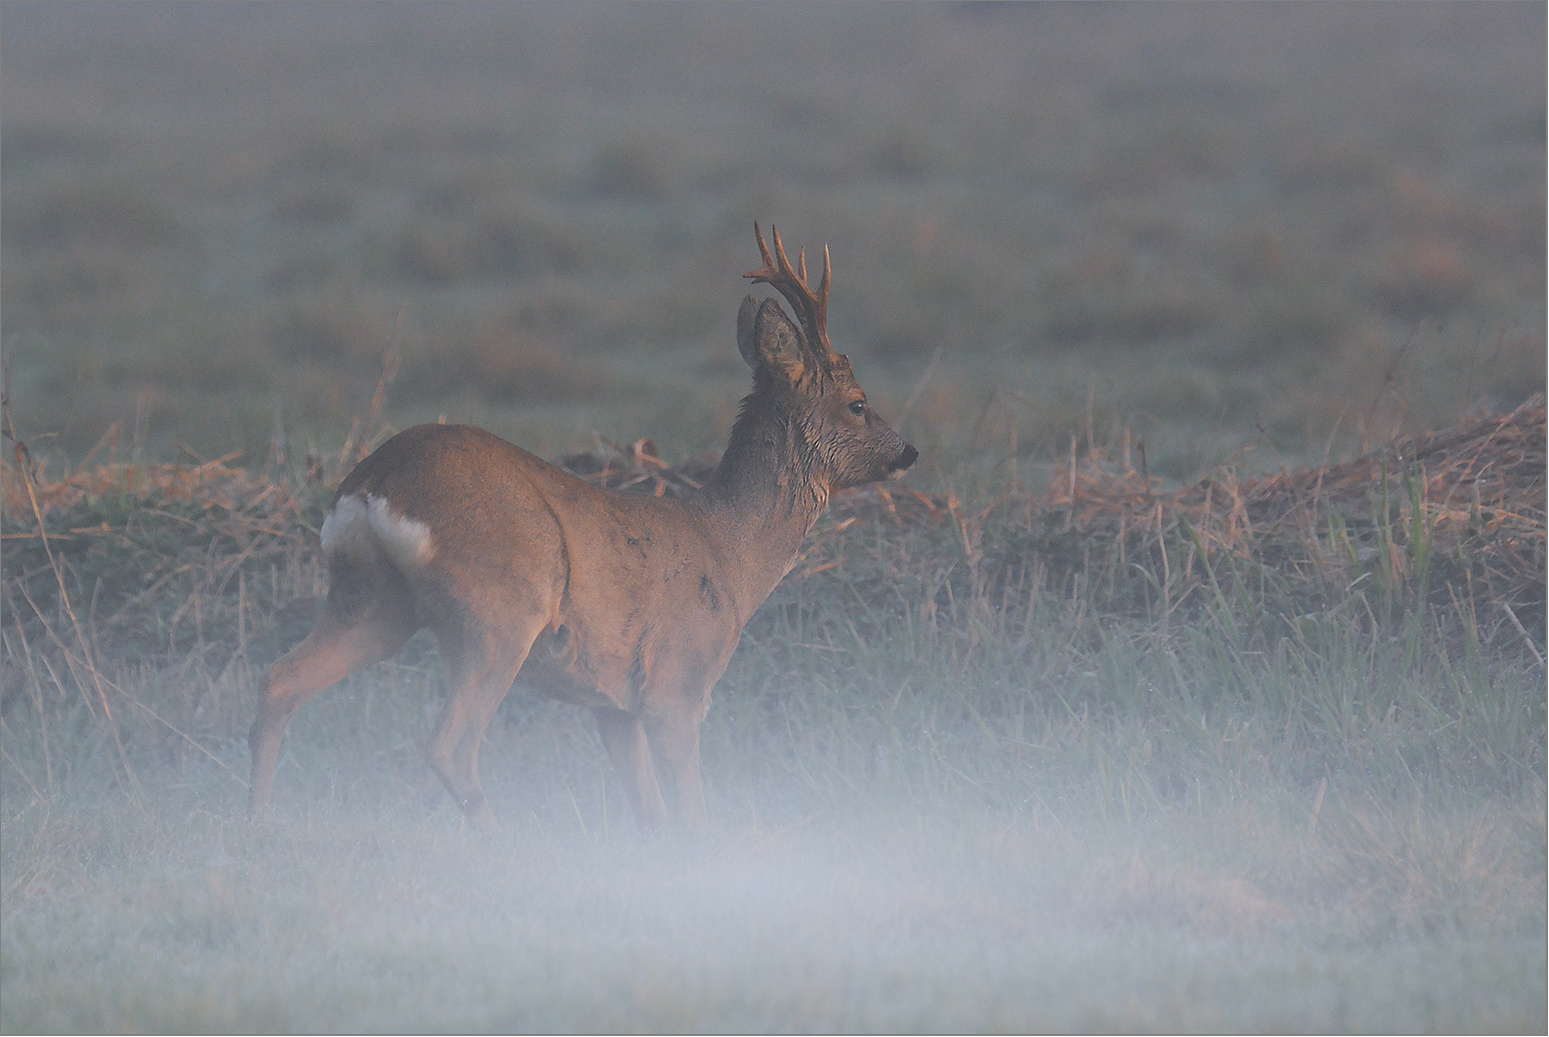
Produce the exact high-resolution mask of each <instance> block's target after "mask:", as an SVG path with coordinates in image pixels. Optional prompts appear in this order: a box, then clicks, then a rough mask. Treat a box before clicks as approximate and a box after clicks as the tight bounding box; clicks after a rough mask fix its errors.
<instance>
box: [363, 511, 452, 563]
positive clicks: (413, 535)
mask: <svg viewBox="0 0 1549 1037" xmlns="http://www.w3.org/2000/svg"><path fill="white" fill-rule="evenodd" d="M366 505H367V508H368V509H369V511H370V519H371V532H373V533H375V534H376V539H377V543H379V544H381V545H382V550H384V551H386V552H387V557H389V558H391V559H392V560H393V564H394V565H396V566H398V568H400V569H418V568H419V567H420V566H422V565H424V564H425V563H426V562H428V561H430V560H431V559H432V558H434V557H435V554H436V542H435V541H434V540H432V539H431V536H430V527H429V526H427V525H425V523H423V522H420V521H418V520H417V519H411V518H409V517H408V516H406V515H398V514H395V513H394V512H393V510H392V508H391V507H389V506H388V503H387V498H386V497H371V496H367V497H366Z"/></svg>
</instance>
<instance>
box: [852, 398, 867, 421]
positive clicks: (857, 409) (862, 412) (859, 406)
mask: <svg viewBox="0 0 1549 1037" xmlns="http://www.w3.org/2000/svg"><path fill="white" fill-rule="evenodd" d="M850 413H851V414H854V415H855V416H856V417H857V418H864V417H865V416H866V401H865V400H851V401H850Z"/></svg>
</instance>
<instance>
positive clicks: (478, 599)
mask: <svg viewBox="0 0 1549 1037" xmlns="http://www.w3.org/2000/svg"><path fill="white" fill-rule="evenodd" d="M753 234H754V237H755V238H756V239H757V241H758V251H759V255H760V256H761V257H762V259H763V262H764V266H763V269H761V270H757V271H754V272H753V273H751V274H746V275H744V276H746V277H749V278H751V279H752V280H753V281H754V282H755V283H763V284H768V285H770V286H772V287H773V288H775V289H776V290H777V291H778V292H779V293H780V294H781V295H783V296H784V297H785V299H786V301H787V302H789V303H790V305H791V308H792V309H794V310H795V312H796V322H794V323H793V322H792V321H791V320H790V319H789V318H788V317H787V316H786V315H785V311H784V310H782V309H781V308H780V304H779V303H778V302H776V301H775V300H774V299H764V300H762V301H760V300H759V299H758V298H757V297H756V296H748V297H747V298H746V299H745V300H744V301H743V303H742V309H741V311H740V312H739V313H738V314H737V346H738V348H739V349H740V350H741V351H742V357H743V359H744V360H746V361H747V362H748V366H749V367H751V368H752V369H753V391H752V393H751V394H749V395H748V396H747V398H746V399H744V400H743V401H742V411H741V413H740V415H739V416H738V418H737V421H736V424H735V426H734V427H733V429H732V433H731V441H730V443H728V445H727V447H726V453H725V454H724V455H723V456H722V458H721V462H720V465H719V466H718V467H717V468H716V470H715V474H714V475H713V476H712V477H711V478H710V479H709V481H708V482H707V483H706V484H705V486H704V488H703V489H702V490H699V491H696V492H694V493H692V494H690V495H688V496H686V497H684V498H682V499H680V500H663V499H658V498H654V497H645V496H639V495H631V494H625V493H617V492H610V491H607V490H602V489H598V488H597V487H595V486H592V485H591V484H589V483H586V482H583V481H582V480H580V479H577V478H576V477H574V476H572V475H569V474H568V473H566V472H562V471H560V470H559V469H558V468H555V467H553V466H551V465H549V464H546V463H544V462H543V461H541V460H539V459H538V458H537V457H534V456H533V455H532V454H529V453H527V452H526V451H525V450H522V449H520V448H519V447H516V446H513V445H511V444H510V443H507V442H505V441H504V440H501V439H497V438H496V437H495V436H493V435H491V434H490V433H488V432H484V431H482V430H480V429H477V428H470V427H468V426H459V425H420V426H418V427H416V428H411V429H409V430H408V431H406V432H402V433H399V434H398V435H396V436H394V437H393V438H392V439H389V440H388V441H387V442H386V443H383V444H382V445H381V446H380V447H379V448H377V450H376V452H374V453H373V454H372V455H371V456H370V457H368V458H366V459H365V460H364V461H362V462H361V463H360V464H359V465H357V466H356V467H355V469H354V471H352V472H351V473H350V474H349V476H348V477H347V478H345V480H344V482H343V483H342V484H341V485H340V486H339V492H338V493H337V494H336V495H335V497H334V500H333V505H332V506H331V507H330V509H329V511H328V515H327V518H326V519H325V520H324V521H323V530H322V541H323V553H324V555H325V556H326V558H327V561H328V574H329V587H328V599H327V602H326V604H325V605H324V607H323V611H322V615H321V617H320V618H319V619H318V621H317V627H316V628H315V629H314V630H313V631H312V633H311V634H310V635H309V636H308V637H307V638H306V640H304V641H302V642H301V643H300V644H299V645H297V646H296V647H295V648H293V649H292V650H291V651H290V652H289V653H288V654H286V655H285V656H284V657H283V658H281V659H279V660H278V661H277V662H275V663H274V665H273V666H272V667H271V668H270V670H269V678H268V686H267V688H266V689H265V691H264V695H263V700H262V703H261V704H260V706H259V709H258V717H257V719H256V720H254V721H253V728H252V733H251V734H250V736H249V744H250V746H251V748H252V753H253V780H252V785H251V792H250V795H251V798H250V800H249V807H250V809H251V811H252V812H254V813H257V812H258V811H260V810H261V809H262V808H263V807H264V806H265V805H266V804H267V803H268V802H269V797H270V794H271V793H272V792H273V789H274V770H275V764H276V761H277V759H278V756H279V750H280V740H281V738H282V737H283V736H284V733H285V727H286V725H287V724H288V723H289V722H290V718H291V717H292V716H293V715H294V714H295V712H296V710H297V709H298V708H299V707H300V706H301V705H302V703H304V702H306V701H307V700H308V699H310V698H311V697H312V696H314V695H316V694H317V693H318V692H320V691H322V690H323V689H324V688H327V687H328V686H329V685H331V684H333V683H335V682H336V681H339V680H341V679H342V678H344V677H346V676H348V675H349V674H351V673H354V672H355V671H357V670H359V669H361V668H362V667H365V666H367V665H369V664H371V663H374V662H377V661H378V660H381V659H385V658H387V657H388V656H390V655H392V654H394V653H395V652H397V651H398V649H399V648H401V647H402V646H403V643H404V642H405V641H407V640H408V639H409V635H411V634H412V633H414V631H416V630H417V629H419V628H420V627H424V626H428V627H429V628H430V629H431V632H432V633H433V634H434V636H435V640H436V646H437V649H438V651H439V652H440V654H441V659H442V664H443V666H444V667H445V670H446V681H447V685H448V686H447V701H446V707H445V711H444V712H443V713H442V716H441V720H440V724H439V726H438V727H437V729H436V732H435V735H434V736H433V737H432V738H431V741H430V745H429V750H428V751H429V756H430V763H431V766H432V767H434V768H435V770H436V773H437V774H439V775H440V776H441V780H442V781H443V782H445V783H446V787H447V788H448V789H449V790H450V791H451V793H452V796H453V798H454V799H456V801H457V805H458V806H459V807H461V808H462V811H463V813H464V814H465V815H466V816H467V818H468V820H469V821H470V822H471V823H473V824H474V825H476V826H479V827H490V826H492V825H493V824H494V821H495V816H494V814H493V812H492V811H491V810H490V808H489V804H488V803H487V802H485V799H484V790H483V788H482V787H481V786H480V784H479V773H478V759H479V742H480V740H481V739H482V738H483V737H484V729H485V728H486V727H488V726H489V722H490V719H491V718H492V717H493V716H494V715H495V710H496V707H498V706H499V705H500V703H501V701H502V700H503V699H504V698H505V696H506V693H507V691H509V690H510V688H511V685H512V682H513V681H514V680H518V679H519V680H520V681H521V683H523V684H524V685H526V686H529V687H530V688H532V689H533V690H535V691H538V692H540V693H543V694H547V695H550V696H553V697H555V698H559V699H563V700H565V701H568V702H574V703H576V704H578V705H582V706H590V707H591V708H592V709H593V710H594V711H595V713H596V715H597V726H598V728H599V729H600V730H601V732H602V741H603V744H604V745H605V746H606V747H607V750H608V754H609V756H610V757H611V758H612V760H613V763H614V766H615V767H616V768H617V769H618V773H619V776H620V778H622V779H623V783H624V787H625V789H626V790H627V792H628V795H629V800H630V803H631V805H632V806H633V807H634V810H635V814H636V817H637V819H638V820H639V822H640V824H641V826H642V827H643V828H645V829H647V830H652V829H655V828H657V827H659V826H660V825H661V823H662V822H663V821H664V820H665V818H666V813H667V810H666V803H665V802H664V800H663V798H662V785H665V787H666V789H667V792H668V794H669V798H670V799H671V800H672V802H673V803H674V805H675V807H676V811H677V814H678V818H679V820H680V821H681V822H682V823H683V824H684V825H685V826H688V827H699V826H701V825H703V824H704V821H705V801H704V792H703V790H702V788H701V787H700V781H699V723H700V721H701V720H702V719H703V718H704V715H705V711H706V710H707V709H708V708H709V705H710V689H711V688H712V687H713V686H714V684H715V682H716V681H717V680H719V679H720V676H721V674H722V673H723V672H724V671H725V669H726V664H727V662H728V661H729V660H730V658H731V655H732V650H733V649H734V648H736V646H737V639H738V638H739V637H740V636H741V634H742V627H743V624H744V623H746V622H747V620H748V617H749V616H751V615H752V614H753V610H754V609H756V608H758V606H759V605H760V604H762V602H763V601H764V599H765V598H766V597H768V596H769V592H770V591H772V590H774V588H775V585H776V584H778V583H779V582H780V580H781V578H783V577H784V576H785V574H786V573H787V572H789V571H790V568H791V566H792V565H794V564H795V561H796V555H797V551H798V549H799V548H800V546H801V542H802V539H803V538H804V537H805V536H806V534H807V531H808V530H809V529H810V528H811V527H812V524H813V522H814V521H816V519H817V517H818V514H819V513H820V512H821V511H822V510H823V508H824V506H825V505H826V504H827V503H828V498H829V495H830V494H831V493H832V492H833V491H835V490H839V489H843V488H845V487H847V486H856V485H859V484H861V483H866V482H872V481H875V480H879V479H883V478H886V477H888V476H891V475H895V474H898V473H901V472H902V471H903V470H904V469H906V468H908V467H909V466H910V465H912V464H913V463H914V462H915V459H916V458H917V457H918V456H919V455H918V453H917V452H916V451H915V449H914V447H912V446H910V445H909V444H907V443H905V442H904V440H903V438H902V437H901V436H899V434H898V433H897V432H895V431H893V429H891V428H890V427H888V425H887V424H886V423H885V422H884V421H882V419H881V418H879V417H877V416H876V414H875V413H873V412H872V410H871V408H870V407H869V406H868V405H867V403H866V394H865V393H863V392H862V391H861V387H860V386H859V385H857V384H856V383H855V377H854V375H853V374H851V372H850V362H849V360H848V359H846V358H845V357H843V356H840V355H839V354H837V353H835V352H834V350H833V347H832V346H831V345H830V344H829V341H828V332H827V330H826V328H825V315H826V309H827V304H828V288H829V262H828V250H827V249H826V248H825V249H824V251H823V279H822V281H821V283H820V284H819V285H818V288H817V291H816V292H814V291H812V290H811V289H810V288H809V287H808V285H807V263H806V255H805V253H802V254H801V255H800V257H799V259H798V260H797V266H796V267H794V268H793V267H792V266H791V263H790V261H789V260H788V259H787V258H786V255H785V249H784V247H783V246H782V245H781V243H780V233H779V231H778V230H775V231H773V237H774V255H773V256H771V255H770V253H769V247H768V246H767V245H766V244H765V243H764V236H763V233H762V232H761V231H760V230H759V228H758V224H757V223H755V224H754V225H753ZM653 757H654V758H655V762H654V763H653V759H652V758H653ZM658 766H660V768H661V773H662V777H664V778H665V781H664V782H663V783H662V785H659V784H658V782H657V777H658V771H657V767H658Z"/></svg>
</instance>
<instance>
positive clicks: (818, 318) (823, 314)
mask: <svg viewBox="0 0 1549 1037" xmlns="http://www.w3.org/2000/svg"><path fill="white" fill-rule="evenodd" d="M769 232H770V236H771V237H773V238H774V254H773V255H771V254H770V252H769V246H768V245H767V244H765V242H764V232H763V230H761V229H760V228H759V225H758V221H757V220H755V221H754V222H753V236H754V238H756V239H757V241H758V254H759V256H760V257H761V258H762V259H763V261H764V268H763V269H762V270H756V271H754V272H753V273H750V274H744V275H743V276H744V277H747V278H751V279H752V280H753V281H754V282H755V283H762V284H767V285H769V286H771V287H772V288H774V289H775V290H776V291H778V292H779V293H780V294H781V295H783V296H785V300H786V302H788V303H790V304H791V307H792V308H793V309H794V310H795V311H796V317H797V319H798V320H799V321H800V322H801V325H802V329H803V330H804V331H805V332H806V333H807V338H808V339H809V340H810V345H811V346H812V348H814V349H817V350H819V351H820V352H827V353H832V352H833V348H834V347H833V346H832V345H830V344H829V341H828V329H827V326H826V325H827V319H828V286H829V282H830V280H831V276H832V275H831V265H830V261H829V257H828V246H827V245H824V246H823V280H822V282H821V283H820V284H819V285H818V290H817V292H816V293H814V292H813V291H812V289H811V288H809V287H808V286H807V250H806V249H802V250H801V251H800V252H798V253H797V260H796V264H797V265H796V266H795V267H792V266H791V261H790V258H789V257H788V256H786V254H785V243H784V242H783V241H781V240H780V229H779V228H778V227H775V226H773V225H771V226H770V228H769Z"/></svg>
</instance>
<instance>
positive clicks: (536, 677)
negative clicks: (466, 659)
mask: <svg viewBox="0 0 1549 1037" xmlns="http://www.w3.org/2000/svg"><path fill="white" fill-rule="evenodd" d="M516 682H517V683H518V684H520V685H521V686H522V687H524V688H526V689H527V690H529V691H531V692H534V693H536V694H539V695H543V696H545V697H546V698H551V699H558V700H559V701H561V702H570V703H574V704H575V705H577V706H589V707H593V708H595V707H599V706H615V707H617V706H620V705H622V702H621V701H618V700H615V699H614V698H613V697H612V696H610V695H608V694H607V692H606V691H605V690H604V688H605V687H606V686H607V685H609V684H610V683H613V682H610V681H608V680H607V679H606V678H605V677H603V676H602V675H601V674H598V673H596V672H593V670H592V667H590V666H588V665H587V664H586V662H585V661H584V660H583V659H582V658H581V657H580V656H579V654H578V653H577V651H576V648H575V645H574V644H573V643H572V639H571V637H570V630H569V628H567V627H564V626H561V627H559V628H558V629H556V630H545V631H544V632H543V633H542V634H539V635H538V639H537V640H536V641H534V642H533V646H532V649H531V650H530V651H529V652H528V653H527V661H526V662H524V663H523V664H522V669H521V672H520V673H518V674H517V675H516ZM619 691H620V693H621V694H620V699H622V698H623V693H627V689H626V688H622V687H621V688H620V689H619Z"/></svg>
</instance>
